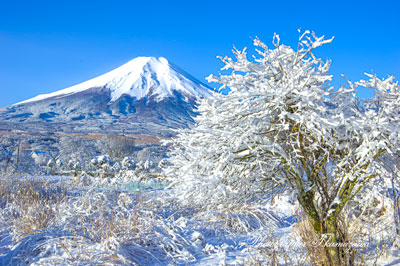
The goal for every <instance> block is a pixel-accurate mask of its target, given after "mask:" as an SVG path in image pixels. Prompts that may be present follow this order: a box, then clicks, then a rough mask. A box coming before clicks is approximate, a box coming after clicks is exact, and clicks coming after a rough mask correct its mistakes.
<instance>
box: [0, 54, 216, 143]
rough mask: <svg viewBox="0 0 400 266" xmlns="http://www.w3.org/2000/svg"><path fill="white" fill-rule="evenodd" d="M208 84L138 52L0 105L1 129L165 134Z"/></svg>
mask: <svg viewBox="0 0 400 266" xmlns="http://www.w3.org/2000/svg"><path fill="white" fill-rule="evenodd" d="M210 95H211V91H210V89H209V88H208V87H207V86H206V85H204V84H202V83H201V82H199V81H198V80H196V79H195V78H193V77H192V76H190V75H189V74H188V73H186V72H185V71H183V70H181V69H180V68H179V67H177V66H175V65H173V64H171V63H169V62H168V61H167V60H166V59H165V58H162V57H160V58H154V57H138V58H135V59H133V60H131V61H129V62H128V63H126V64H124V65H122V66H121V67H118V68H116V69H114V70H112V71H110V72H108V73H106V74H103V75H101V76H99V77H97V78H94V79H91V80H88V81H86V82H83V83H80V84H78V85H75V86H72V87H69V88H66V89H63V90H59V91H56V92H53V93H49V94H43V95H38V96H36V97H34V98H31V99H28V100H25V101H22V102H19V103H17V104H14V105H12V106H9V107H5V108H1V109H0V129H20V130H26V131H31V132H32V131H46V132H59V131H64V132H83V133H91V132H99V131H100V132H109V133H119V132H121V131H123V132H126V133H132V134H149V135H155V136H158V135H160V136H169V135H171V134H173V133H172V129H174V128H179V127H187V126H189V125H190V124H191V123H192V118H191V117H192V116H193V115H194V108H195V102H196V101H197V100H198V99H200V98H204V97H208V96H210Z"/></svg>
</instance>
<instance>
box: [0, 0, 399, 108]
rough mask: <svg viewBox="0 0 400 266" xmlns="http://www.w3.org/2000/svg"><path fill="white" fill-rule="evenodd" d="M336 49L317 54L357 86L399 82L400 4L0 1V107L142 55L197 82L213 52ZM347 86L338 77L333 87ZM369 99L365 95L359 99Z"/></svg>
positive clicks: (214, 65) (213, 62) (209, 69)
mask: <svg viewBox="0 0 400 266" xmlns="http://www.w3.org/2000/svg"><path fill="white" fill-rule="evenodd" d="M298 28H302V29H309V30H313V31H315V32H316V33H317V35H322V34H324V35H325V36H327V37H330V36H335V40H334V42H333V43H332V44H329V45H327V46H325V47H322V48H320V49H319V50H318V52H317V55H319V56H321V57H323V58H331V59H332V60H333V65H332V74H334V75H335V76H337V77H338V76H339V74H340V73H345V74H346V76H347V77H348V78H350V79H351V80H357V79H360V78H362V77H363V73H364V72H366V71H367V72H371V71H373V72H374V73H376V74H378V75H380V76H383V77H385V76H386V75H387V74H391V75H394V76H396V79H397V80H399V76H400V3H399V1H395V0H391V1H385V0H380V1H368V0H366V1H351V0H348V1H323V0H320V1H290V0H286V1H279V0H274V1H267V0H265V1H252V0H243V1H234V0H231V1H217V0H214V1H208V0H203V1H174V0H168V1H144V0H143V1H118V0H114V1H101V0H99V1H84V0H81V1H75V0H69V1H62V0H59V1H54V0H53V1H42V0H35V1H20V0H0V106H5V105H10V104H13V103H16V102H18V101H22V100H25V99H28V98H31V97H33V96H35V95H37V94H41V93H49V92H52V91H56V90H59V89H63V88H66V87H69V86H71V85H74V84H77V83H79V82H82V81H85V80H87V79H90V78H93V77H95V76H98V75H100V74H103V73H105V72H107V71H109V70H111V69H113V68H115V67H118V66H119V65H121V64H123V63H125V62H127V61H129V60H131V59H132V58H134V57H137V56H164V57H166V58H167V59H169V60H170V61H172V62H174V63H175V64H177V65H179V66H180V67H181V68H183V69H185V70H186V71H187V72H189V73H191V74H192V75H193V76H195V77H197V78H198V79H200V80H202V81H204V82H206V81H205V80H204V78H205V77H206V76H208V75H209V74H210V73H214V74H218V72H219V69H220V68H221V67H222V64H221V63H220V62H219V60H218V59H216V56H217V55H231V49H232V46H233V45H235V46H236V47H237V48H243V47H245V46H248V47H249V48H250V47H251V46H252V40H251V38H250V37H252V38H254V37H256V36H258V37H260V38H261V39H262V40H263V41H264V42H266V43H267V44H270V43H271V40H272V36H273V33H274V32H276V33H278V34H279V35H280V36H281V40H282V42H283V43H285V44H288V45H291V46H294V45H296V41H297V38H298V33H297V29H298ZM339 82H341V79H340V78H337V79H336V80H335V84H338V83H339ZM361 96H363V97H366V96H368V94H362V95H361Z"/></svg>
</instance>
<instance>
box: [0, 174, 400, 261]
mask: <svg viewBox="0 0 400 266" xmlns="http://www.w3.org/2000/svg"><path fill="white" fill-rule="evenodd" d="M0 184H1V187H0V191H1V194H0V199H1V201H0V204H1V205H0V206H1V210H0V211H1V216H0V217H1V220H0V226H1V227H0V265H310V261H309V258H308V257H307V256H306V255H305V251H304V248H303V246H302V241H301V233H300V231H299V229H298V224H297V221H298V217H299V211H298V208H297V206H296V205H295V204H293V203H292V202H294V201H293V199H291V197H289V196H287V195H286V196H285V195H284V196H280V197H279V198H276V199H275V200H274V203H270V204H269V205H266V206H263V208H260V206H243V207H242V208H241V209H240V210H239V209H238V210H236V211H232V212H231V213H218V212H216V213H214V214H213V215H209V214H204V213H202V212H201V211H199V210H196V209H189V208H187V207H185V208H183V206H180V205H179V204H178V203H177V202H176V201H175V200H174V198H175V196H174V194H175V193H177V192H176V191H173V189H171V188H168V186H167V185H168V184H167V183H165V182H160V181H158V180H155V179H149V180H147V181H142V182H139V181H135V180H134V179H132V178H129V179H127V178H123V177H122V176H120V177H116V178H114V179H104V178H93V177H89V176H80V177H61V178H60V177H35V178H32V177H31V178H22V179H21V178H17V177H14V178H3V179H2V180H1V183H0ZM378 207H379V206H378ZM385 218H386V219H389V220H390V219H391V217H385ZM381 220H382V219H381ZM381 220H380V221H381ZM374 226H376V225H374ZM381 226H382V228H381V229H382V230H386V229H385V228H384V227H383V224H381ZM385 235H386V234H380V235H379V237H387V235H386V236H385ZM379 243H380V245H381V247H378V248H377V249H376V250H379V251H381V254H375V255H373V256H371V259H374V260H375V259H376V258H378V257H379V259H377V260H376V262H377V265H398V264H399V263H400V259H397V260H396V258H395V256H394V255H396V252H397V248H396V245H395V244H392V245H391V246H387V247H385V246H384V244H382V242H378V244H379ZM368 248H369V249H370V248H371V246H368V247H367V249H368ZM374 252H375V251H374ZM367 253H368V252H365V254H366V255H367ZM369 255H371V254H369ZM365 261H366V262H368V259H367V256H366V258H365ZM369 262H370V263H373V262H374V261H373V260H370V261H369ZM366 265H368V264H366Z"/></svg>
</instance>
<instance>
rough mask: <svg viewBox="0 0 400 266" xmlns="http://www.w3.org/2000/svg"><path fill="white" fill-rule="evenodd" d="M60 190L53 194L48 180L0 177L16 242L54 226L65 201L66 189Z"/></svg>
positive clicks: (0, 193)
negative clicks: (61, 205)
mask: <svg viewBox="0 0 400 266" xmlns="http://www.w3.org/2000/svg"><path fill="white" fill-rule="evenodd" d="M58 192H60V193H54V191H52V190H51V188H50V186H49V183H48V182H47V181H45V180H40V179H21V180H12V179H11V178H3V179H1V180H0V198H1V199H3V201H4V202H3V204H4V206H8V214H9V217H8V220H9V222H11V223H12V227H13V230H14V236H15V237H16V238H15V239H14V240H15V241H18V240H20V239H22V238H24V237H26V236H29V235H32V234H35V233H37V232H38V231H40V230H43V229H46V228H48V227H49V226H51V225H53V222H54V219H55V217H56V215H57V205H58V204H59V203H60V202H62V201H64V200H65V190H63V191H58Z"/></svg>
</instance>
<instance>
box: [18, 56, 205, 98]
mask: <svg viewBox="0 0 400 266" xmlns="http://www.w3.org/2000/svg"><path fill="white" fill-rule="evenodd" d="M91 88H104V89H107V90H109V93H110V98H111V100H110V101H111V102H112V101H116V100H118V99H119V98H120V97H121V96H123V95H129V96H131V97H133V98H135V99H136V100H140V99H143V98H145V97H147V98H151V99H154V101H156V102H158V101H161V100H163V99H165V98H168V97H175V96H176V93H178V94H179V95H181V96H182V97H183V99H184V100H188V99H189V98H203V97H208V96H209V95H211V93H210V89H209V88H207V87H206V86H205V85H204V84H202V83H201V82H199V81H198V80H196V79H195V78H193V77H192V76H190V75H189V74H188V73H186V72H185V71H183V70H182V69H180V68H179V67H177V66H175V65H174V64H172V63H170V62H168V60H167V59H165V58H163V57H159V58H156V57H137V58H135V59H133V60H131V61H129V62H128V63H126V64H124V65H122V66H120V67H118V68H116V69H114V70H112V71H110V72H108V73H106V74H103V75H101V76H99V77H96V78H93V79H90V80H88V81H85V82H82V83H80V84H77V85H75V86H72V87H69V88H66V89H63V90H59V91H56V92H53V93H49V94H41V95H38V96H36V97H33V98H31V99H28V100H25V101H22V102H19V103H17V104H16V105H20V104H25V103H31V102H36V101H41V100H44V99H48V98H61V97H64V96H68V95H71V94H75V93H78V92H82V91H85V90H88V89H91Z"/></svg>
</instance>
